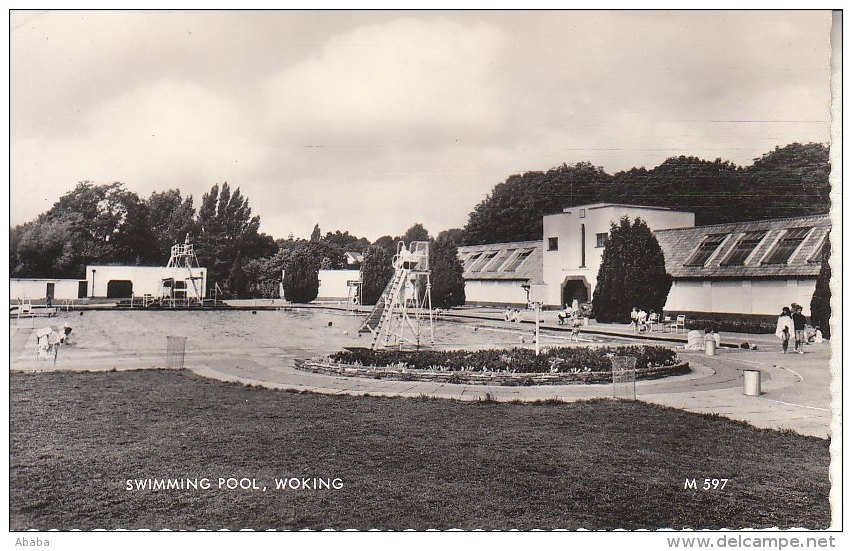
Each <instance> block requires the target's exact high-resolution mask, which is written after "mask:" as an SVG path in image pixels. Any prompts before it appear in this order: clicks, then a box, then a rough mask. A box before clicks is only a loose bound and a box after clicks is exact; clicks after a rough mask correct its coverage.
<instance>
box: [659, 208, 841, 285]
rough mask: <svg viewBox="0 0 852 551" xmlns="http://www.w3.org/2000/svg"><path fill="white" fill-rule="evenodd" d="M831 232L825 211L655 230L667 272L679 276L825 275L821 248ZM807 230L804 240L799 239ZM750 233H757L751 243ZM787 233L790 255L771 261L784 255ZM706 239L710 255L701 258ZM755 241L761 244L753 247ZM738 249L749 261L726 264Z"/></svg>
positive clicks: (770, 276) (702, 277)
mask: <svg viewBox="0 0 852 551" xmlns="http://www.w3.org/2000/svg"><path fill="white" fill-rule="evenodd" d="M788 230H789V231H788ZM804 230H807V231H804ZM830 231H831V219H830V218H829V215H827V214H823V215H816V216H799V217H794V218H781V219H774V220H754V221H751V222H736V223H729V224H714V225H710V226H697V227H692V228H677V229H670V230H657V231H655V232H654V235H655V236H656V237H657V241H659V243H660V247H662V249H663V254H665V257H666V271H667V272H668V273H669V274H671V275H672V277H674V278H675V279H711V278H719V279H721V278H729V279H742V278H762V277H766V278H788V277H789V278H798V277H816V276H817V275H818V274H819V270H820V265H821V264H820V251H821V250H822V246H823V244H824V243H825V240H826V236H827V235H828V233H829V232H830ZM748 232H753V233H748ZM801 235H804V237H803V239H796V237H798V236H801ZM708 236H712V237H708ZM744 237H746V238H747V239H746V240H745V241H744V240H743V238H744ZM748 238H752V241H751V244H750V243H748ZM785 238H786V239H787V241H786V243H787V244H788V246H789V251H791V252H790V253H789V258H787V259H786V262H781V263H769V262H768V261H771V260H772V257H777V255H778V254H779V250H780V248H781V247H780V246H779V245H780V244H781V243H782V241H783V240H784V239H785ZM758 239H759V241H758ZM791 239H792V241H790V240H791ZM705 240H706V241H705ZM702 242H706V243H707V245H706V247H707V248H706V249H705V250H706V251H707V254H708V255H709V256H708V257H707V258H706V261H703V262H702V261H701V260H699V261H697V262H696V261H695V259H696V258H697V257H699V256H700V255H698V249H699V248H700V246H701V245H702ZM754 242H757V244H756V246H754V248H753V249H752V248H751V246H750V245H752V244H754ZM717 243H718V245H717ZM735 249H737V254H738V255H739V256H740V257H741V258H742V257H743V256H745V258H744V260H743V261H742V263H741V264H740V265H725V264H726V261H730V260H731V258H732V257H733V256H735V255H733V254H732V253H733V252H734V251H735ZM746 255H747V256H746ZM781 256H782V257H786V256H787V255H783V254H782V255H781ZM687 264H689V265H687Z"/></svg>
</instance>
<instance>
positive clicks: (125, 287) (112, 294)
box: [107, 279, 133, 298]
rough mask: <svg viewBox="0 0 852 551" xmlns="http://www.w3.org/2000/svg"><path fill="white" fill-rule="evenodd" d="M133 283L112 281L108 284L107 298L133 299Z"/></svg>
mask: <svg viewBox="0 0 852 551" xmlns="http://www.w3.org/2000/svg"><path fill="white" fill-rule="evenodd" d="M132 296H133V282H132V281H130V280H129V279H110V280H109V282H108V283H107V298H131V297H132Z"/></svg>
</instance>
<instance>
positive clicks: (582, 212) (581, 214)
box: [580, 209, 586, 218]
mask: <svg viewBox="0 0 852 551" xmlns="http://www.w3.org/2000/svg"><path fill="white" fill-rule="evenodd" d="M585 217H586V209H580V218H585Z"/></svg>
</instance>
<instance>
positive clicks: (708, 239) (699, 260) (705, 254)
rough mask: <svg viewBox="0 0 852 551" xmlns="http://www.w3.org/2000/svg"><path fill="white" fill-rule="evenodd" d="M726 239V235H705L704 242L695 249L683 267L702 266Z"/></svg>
mask: <svg viewBox="0 0 852 551" xmlns="http://www.w3.org/2000/svg"><path fill="white" fill-rule="evenodd" d="M726 237H728V234H727V233H714V234H711V235H705V236H704V240H703V241H702V242H701V243H700V244H699V245H698V248H697V249H695V252H693V253H692V255H690V257H689V258H688V259H687V260H686V262H684V263H683V265H684V266H704V265H705V264H706V263H707V261H708V260H709V259H710V257H711V256H713V253H715V252H716V251H717V250H718V249H719V245H721V244H722V242H723V241H725V238H726Z"/></svg>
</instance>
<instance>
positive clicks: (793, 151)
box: [747, 143, 831, 218]
mask: <svg viewBox="0 0 852 551" xmlns="http://www.w3.org/2000/svg"><path fill="white" fill-rule="evenodd" d="M747 172H748V175H749V179H750V181H751V184H752V188H753V190H754V192H755V193H754V194H753V195H752V196H751V197H749V199H751V201H752V202H753V203H755V204H757V205H759V206H761V207H762V208H760V209H759V211H758V212H760V217H761V218H788V217H791V216H803V215H808V214H822V213H826V212H828V211H829V210H830V208H831V199H830V197H829V193H830V191H831V185H830V184H829V181H828V177H829V174H830V173H831V163H830V160H829V150H828V147H826V146H825V145H823V144H819V143H808V144H800V143H792V144H789V145H787V146H784V147H776V148H775V149H774V150H773V151H770V152H769V153H766V154H764V155H762V156H761V157H759V158H757V159H755V160H754V163H753V164H752V166H751V167H749V168H748V169H747ZM767 192H769V193H767Z"/></svg>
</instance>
